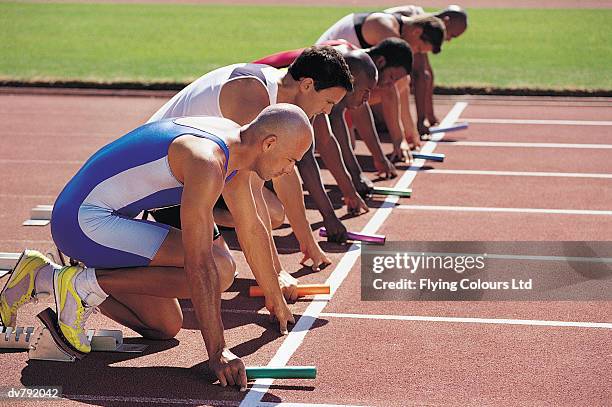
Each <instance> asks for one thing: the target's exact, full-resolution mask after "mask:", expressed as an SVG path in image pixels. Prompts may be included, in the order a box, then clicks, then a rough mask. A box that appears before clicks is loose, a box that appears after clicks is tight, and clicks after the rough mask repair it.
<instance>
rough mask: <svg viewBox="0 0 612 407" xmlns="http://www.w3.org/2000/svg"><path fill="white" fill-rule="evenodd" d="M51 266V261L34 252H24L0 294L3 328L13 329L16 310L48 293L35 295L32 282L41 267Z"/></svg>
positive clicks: (0, 312) (0, 318)
mask: <svg viewBox="0 0 612 407" xmlns="http://www.w3.org/2000/svg"><path fill="white" fill-rule="evenodd" d="M50 264H52V263H51V260H49V259H48V258H46V257H45V256H43V255H42V253H40V252H37V251H36V250H27V249H26V250H24V251H23V253H21V257H19V260H18V261H17V264H16V265H15V268H14V269H13V272H12V274H11V277H10V278H9V279H8V281H7V282H6V284H5V285H4V288H3V289H2V292H1V293H0V322H2V325H4V326H7V327H8V326H11V327H15V325H16V323H17V310H18V309H19V308H20V307H21V306H22V305H24V304H27V303H29V302H31V301H34V300H36V299H37V298H38V297H39V296H43V295H49V294H50V293H37V292H36V289H35V287H34V282H35V280H36V276H37V275H38V272H39V271H40V270H42V269H43V267H45V266H48V265H50Z"/></svg>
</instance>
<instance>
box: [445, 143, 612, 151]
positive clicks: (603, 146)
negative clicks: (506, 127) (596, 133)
mask: <svg viewBox="0 0 612 407" xmlns="http://www.w3.org/2000/svg"><path fill="white" fill-rule="evenodd" d="M444 145H445V146H456V147H468V146H469V147H528V148H575V149H580V148H584V149H592V150H604V149H605V150H607V149H611V148H612V144H573V143H520V142H511V141H451V142H448V143H444Z"/></svg>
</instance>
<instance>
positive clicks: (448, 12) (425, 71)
mask: <svg viewBox="0 0 612 407" xmlns="http://www.w3.org/2000/svg"><path fill="white" fill-rule="evenodd" d="M384 12H385V13H391V14H393V13H399V14H401V15H403V16H406V17H413V16H416V15H422V14H425V11H424V10H423V8H422V7H418V6H413V5H408V6H399V7H392V8H388V9H386V10H384ZM434 15H435V16H436V17H438V18H439V19H441V20H442V21H443V22H444V26H445V27H446V38H445V41H447V42H448V41H451V40H452V39H453V38H457V37H459V36H460V35H461V34H463V33H464V32H465V30H466V29H467V13H466V12H465V10H464V9H463V8H461V7H459V6H456V5H451V6H448V7H447V8H445V9H444V10H440V11H438V12H436V13H434ZM411 79H412V87H413V88H414V99H415V102H416V110H417V129H418V131H419V133H420V134H428V133H429V127H430V126H435V125H437V124H439V121H438V119H437V117H436V115H435V113H434V108H433V88H434V74H433V69H432V68H431V64H430V63H429V57H428V56H427V54H426V53H420V54H416V55H415V58H414V66H413V70H412V75H411ZM408 85H409V83H408V82H407V81H401V82H399V84H398V89H399V92H400V103H401V104H402V106H403V105H404V104H406V106H408V101H409V95H410V87H409V86H408ZM426 121H427V123H426Z"/></svg>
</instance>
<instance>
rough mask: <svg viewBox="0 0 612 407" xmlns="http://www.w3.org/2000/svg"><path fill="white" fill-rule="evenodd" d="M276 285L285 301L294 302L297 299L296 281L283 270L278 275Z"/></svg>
mask: <svg viewBox="0 0 612 407" xmlns="http://www.w3.org/2000/svg"><path fill="white" fill-rule="evenodd" d="M278 283H279V284H280V288H281V290H282V292H283V295H284V296H285V299H286V300H287V301H292V302H295V300H297V299H298V291H297V286H298V280H297V278H294V277H293V276H292V275H291V274H289V273H287V272H286V271H285V270H281V272H280V273H279V274H278Z"/></svg>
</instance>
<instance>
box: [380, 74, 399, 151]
mask: <svg viewBox="0 0 612 407" xmlns="http://www.w3.org/2000/svg"><path fill="white" fill-rule="evenodd" d="M382 110H383V118H384V119H385V124H386V125H387V130H388V131H389V136H390V137H391V140H392V142H393V145H394V146H396V147H397V146H399V145H400V144H401V143H402V140H404V126H403V124H402V121H401V114H400V100H399V92H398V90H397V88H396V87H395V85H393V86H390V87H389V88H388V89H385V97H384V98H383V101H382Z"/></svg>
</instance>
